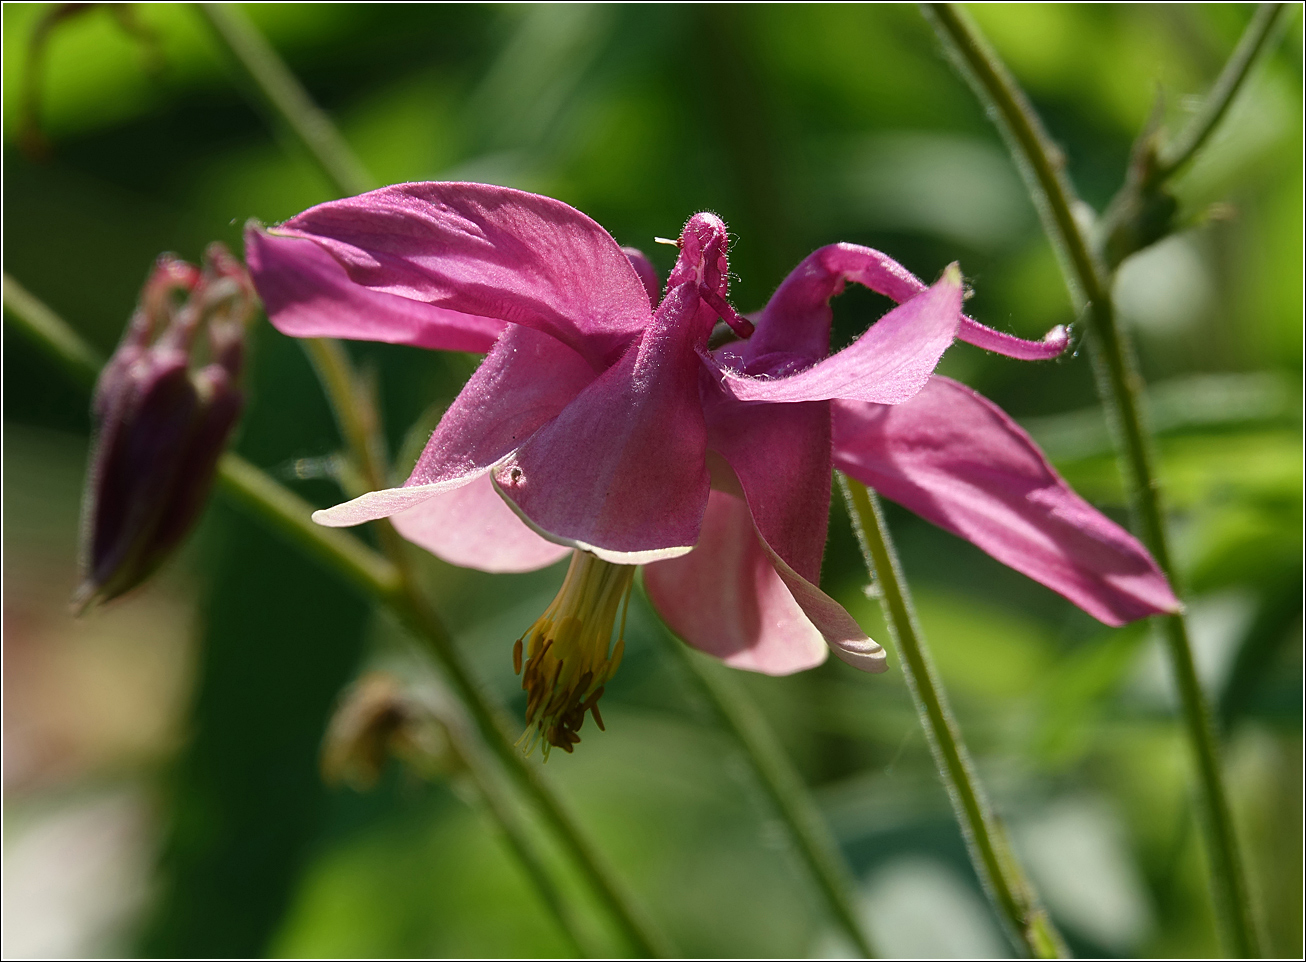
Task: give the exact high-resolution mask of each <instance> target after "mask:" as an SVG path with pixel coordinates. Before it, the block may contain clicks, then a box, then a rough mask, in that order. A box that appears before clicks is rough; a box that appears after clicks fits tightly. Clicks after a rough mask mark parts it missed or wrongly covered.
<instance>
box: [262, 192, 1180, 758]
mask: <svg viewBox="0 0 1306 962" xmlns="http://www.w3.org/2000/svg"><path fill="white" fill-rule="evenodd" d="M678 246H679V256H678V259H677V262H676V265H675V267H674V269H673V270H672V272H671V275H670V277H669V278H668V281H667V285H666V289H665V292H662V293H661V296H660V297H659V296H658V294H659V291H658V285H657V283H656V273H655V272H654V271H653V269H652V266H651V265H650V264H649V263H648V261H647V260H646V259H645V258H644V257H643V255H641V254H639V253H638V252H637V251H631V250H630V249H623V248H621V247H620V246H618V244H617V243H616V241H614V240H613V239H612V237H611V236H610V235H608V234H607V232H606V231H604V230H603V229H602V228H601V227H599V226H598V225H597V224H596V223H594V222H593V221H592V220H590V219H589V218H587V217H585V215H583V214H581V213H580V212H578V211H576V210H574V209H572V208H570V207H568V206H567V205H565V204H562V203H560V202H559V201H555V200H551V199H549V198H545V197H540V196H538V195H533V194H526V193H522V192H520V191H514V190H509V189H507V188H501V187H490V186H486V185H481V184H438V183H437V184H405V185H399V186H396V187H390V188H384V189H382V190H378V191H373V192H371V193H369V194H364V195H361V196H359V197H354V198H349V199H347V200H343V201H336V202H333V203H328V204H323V205H320V206H319V207H315V208H312V209H310V210H308V211H305V212H304V213H303V214H300V215H298V216H297V217H294V218H292V219H291V220H289V221H287V222H286V223H285V224H283V225H281V226H280V227H278V228H276V229H275V230H274V231H273V232H267V231H262V230H259V229H256V228H251V229H250V231H249V232H248V233H247V251H248V259H249V264H250V268H251V271H252V272H253V275H254V278H255V282H256V284H257V286H258V289H259V292H260V294H261V295H262V296H263V299H264V303H265V305H266V306H267V309H268V314H269V317H270V318H271V320H272V322H273V324H274V325H276V326H277V327H278V328H279V329H280V330H282V331H284V332H285V333H288V334H293V335H297V336H341V337H355V338H364V339H372V340H383V341H388V342H392V343H404V344H412V345H416V346H421V347H429V348H444V349H454V350H472V351H485V352H488V353H487V357H486V359H485V361H484V362H483V363H482V364H481V366H480V367H479V368H478V370H477V371H476V373H475V374H474V375H473V376H472V378H471V379H470V380H469V381H468V383H467V386H466V387H465V388H464V389H463V391H462V393H461V394H460V395H459V396H458V398H457V399H456V400H455V401H454V403H453V404H452V405H451V406H450V408H449V410H448V411H447V412H446V414H445V416H444V418H443V419H442V420H441V422H440V425H439V426H438V427H437V429H436V431H435V433H434V434H433V435H432V437H431V439H430V442H429V443H428V444H427V446H426V449H425V450H424V451H423V453H422V455H421V457H420V458H419V460H418V462H417V465H416V467H415V468H414V469H413V472H412V475H411V476H410V477H409V479H408V481H407V482H405V484H404V485H403V486H402V487H399V488H393V489H389V490H386V491H376V492H371V493H368V494H365V495H363V496H362V497H360V498H356V499H354V500H353V501H350V502H347V503H345V504H342V505H338V506H336V507H334V508H331V509H328V510H326V511H320V512H317V514H315V515H314V517H315V519H316V520H317V521H319V523H322V524H329V525H351V524H358V523H361V522H363V521H367V520H372V519H375V518H380V517H389V518H391V520H392V521H393V523H394V525H395V527H396V529H397V530H398V531H399V532H400V533H401V534H402V535H403V536H404V537H406V538H408V539H409V540H411V541H413V542H415V543H417V544H419V545H421V546H423V547H425V548H427V549H428V550H431V551H432V552H434V553H435V554H437V555H439V556H440V557H442V558H444V559H446V560H448V561H451V562H453V563H455V564H463V565H468V566H472V567H477V568H481V569H482V570H486V571H521V570H529V569H532V568H537V567H541V566H543V565H545V564H549V563H551V562H553V561H556V560H557V559H558V558H560V557H561V556H562V555H563V554H566V553H567V552H568V551H569V550H570V551H575V552H579V554H577V555H575V556H574V559H573V563H572V567H571V569H570V570H569V573H568V576H567V579H566V581H565V583H564V585H563V588H562V591H561V592H560V594H559V597H558V599H557V600H556V601H555V602H554V605H553V606H551V608H550V612H549V613H546V615H545V617H543V618H542V619H541V620H540V622H538V623H537V625H536V626H535V628H533V629H532V630H531V631H528V633H527V635H526V636H525V637H524V639H523V642H525V644H524V646H523V649H524V650H522V651H523V653H524V655H525V659H526V660H525V661H524V662H522V663H520V664H519V668H520V669H521V670H522V671H523V672H524V675H525V681H524V685H525V687H527V689H528V691H529V702H530V707H529V708H528V718H529V721H530V722H531V724H532V725H533V726H535V728H536V730H537V731H538V733H539V734H540V735H541V736H542V737H543V738H544V740H545V744H546V747H547V746H548V745H555V746H558V747H562V748H564V749H566V750H568V751H570V750H571V747H572V745H573V744H574V742H575V741H576V740H578V736H577V735H576V732H577V730H578V729H579V728H580V725H581V723H582V722H583V720H584V717H585V712H586V711H592V712H593V713H594V714H595V717H596V720H597V719H598V715H597V709H596V705H597V699H598V697H599V695H600V694H601V691H602V686H603V684H604V683H605V682H606V680H607V678H608V677H610V675H611V672H612V671H613V670H615V667H616V663H617V662H618V661H619V659H620V640H618V642H617V644H616V645H615V646H613V645H612V644H611V639H610V635H611V632H612V626H613V621H614V619H615V617H616V612H617V610H618V608H619V607H620V606H621V605H624V596H625V593H626V592H627V591H628V590H629V585H630V584H631V580H630V574H629V572H625V571H622V570H621V569H622V568H626V567H628V566H633V565H641V564H642V565H645V573H644V580H645V585H646V587H647V589H648V593H649V596H650V598H651V600H652V601H653V604H654V605H655V606H656V607H657V609H658V610H659V612H660V613H661V614H662V616H663V618H665V619H666V621H667V622H668V624H669V625H670V626H671V627H672V628H673V629H674V630H675V631H676V632H677V633H678V634H680V635H681V637H683V638H684V639H685V640H686V641H687V642H688V643H690V644H692V645H694V646H696V647H698V648H700V649H702V650H704V651H707V652H709V653H711V654H714V655H716V656H718V657H720V658H721V659H722V660H724V661H725V662H726V663H727V664H731V665H734V666H736V667H740V668H747V669H751V670H756V671H762V672H766V673H769V674H786V673H789V672H793V671H798V670H802V669H804V668H809V667H812V666H813V665H815V664H818V663H820V662H821V661H822V660H823V659H824V658H825V656H826V654H827V652H828V651H829V650H833V651H834V652H835V653H836V655H838V656H839V657H840V658H841V659H843V660H844V661H846V662H848V663H849V664H852V665H854V666H856V667H858V668H861V669H863V670H868V671H882V670H884V668H885V667H886V661H885V653H884V650H883V649H882V648H881V647H880V646H879V645H878V644H876V643H875V642H873V641H872V640H871V639H869V638H868V637H867V636H866V634H865V633H864V632H863V631H862V630H861V628H860V627H859V626H858V625H857V623H856V622H855V621H854V620H853V619H852V617H851V616H849V615H848V613H847V612H846V611H844V609H843V608H842V607H841V606H840V605H839V604H838V603H837V602H835V601H834V600H833V599H832V598H830V597H829V596H828V595H826V594H825V593H824V592H822V591H821V590H820V588H819V587H818V583H819V576H820V565H821V555H822V552H823V549H824V545H825V536H826V526H827V523H828V510H829V496H830V474H831V470H832V467H833V466H834V465H835V464H838V466H839V467H840V468H841V469H842V470H845V471H847V472H848V473H850V474H852V475H853V476H855V477H857V478H859V479H860V480H863V481H867V482H868V483H871V484H874V485H875V486H876V487H877V488H879V489H880V490H882V491H883V492H884V493H885V494H886V495H887V496H889V497H891V498H896V499H897V500H900V501H903V503H906V504H907V505H908V506H909V507H912V508H913V509H915V510H917V511H918V512H919V513H921V514H922V515H924V516H925V517H927V518H929V519H930V520H933V521H935V522H936V523H938V524H941V525H942V526H943V527H945V528H948V529H949V530H952V531H954V532H956V533H958V534H961V535H962V536H963V537H966V538H969V539H970V540H972V541H974V542H975V543H976V544H977V545H979V546H980V547H981V548H983V549H984V550H986V551H989V552H990V553H991V554H994V555H995V556H996V557H998V558H999V559H1000V560H1003V561H1004V562H1005V563H1007V564H1009V565H1011V566H1012V567H1015V568H1017V569H1018V570H1021V571H1023V572H1025V573H1026V574H1029V575H1030V576H1031V577H1033V578H1035V579H1036V580H1039V581H1041V582H1043V583H1044V584H1046V585H1048V586H1049V587H1051V588H1053V589H1054V590H1057V591H1060V592H1061V593H1062V594H1064V595H1066V596H1067V597H1068V598H1070V599H1071V600H1072V601H1074V602H1075V603H1076V604H1079V605H1080V606H1081V607H1083V608H1085V610H1088V611H1089V612H1090V613H1092V614H1094V615H1095V616H1097V617H1099V618H1102V620H1104V621H1107V622H1108V623H1120V622H1122V621H1124V620H1129V619H1131V618H1136V617H1141V616H1142V615H1145V614H1150V613H1153V612H1155V611H1161V610H1172V609H1173V607H1174V605H1175V604H1176V602H1175V600H1174V597H1173V595H1172V594H1171V593H1170V590H1169V588H1168V586H1167V585H1166V583H1165V579H1164V577H1163V576H1162V575H1161V574H1160V572H1159V571H1158V570H1157V568H1156V566H1155V564H1154V563H1153V562H1152V561H1151V559H1150V558H1149V557H1148V556H1147V553H1146V552H1145V551H1144V550H1143V548H1142V547H1141V546H1140V545H1139V544H1138V543H1137V542H1136V541H1135V540H1134V539H1133V538H1131V537H1130V536H1129V535H1128V534H1127V533H1125V532H1124V531H1122V530H1121V529H1119V528H1118V527H1117V526H1115V525H1114V524H1113V523H1112V522H1110V521H1109V520H1107V519H1106V518H1104V517H1102V516H1101V515H1100V514H1098V513H1097V512H1096V511H1094V510H1093V509H1092V508H1091V507H1089V506H1088V505H1087V504H1086V503H1085V502H1083V501H1082V500H1081V499H1079V498H1078V496H1076V495H1075V494H1074V493H1073V492H1072V491H1071V490H1070V489H1069V487H1068V486H1066V484H1065V483H1064V482H1063V481H1062V480H1061V479H1060V478H1059V477H1057V475H1056V474H1055V472H1053V471H1052V469H1051V468H1050V466H1048V464H1047V462H1046V460H1045V459H1044V458H1043V457H1042V455H1041V454H1040V453H1039V452H1038V450H1037V448H1035V447H1034V446H1033V444H1032V442H1030V441H1029V439H1028V437H1027V436H1025V435H1024V433H1023V432H1022V431H1020V429H1019V428H1018V427H1016V426H1015V425H1014V424H1013V423H1012V422H1011V421H1010V419H1008V418H1006V416H1005V415H1003V414H1002V413H1001V412H1000V411H998V410H997V409H996V408H995V407H993V406H992V405H991V404H989V403H988V402H986V401H984V400H983V399H981V398H979V397H978V395H975V394H973V392H969V391H967V389H965V388H962V387H961V386H960V385H956V384H954V383H953V382H950V381H947V380H946V379H943V378H938V377H933V376H932V375H933V371H934V368H935V366H936V364H937V363H938V360H939V358H940V357H941V355H942V354H943V352H944V350H946V349H947V347H948V346H949V345H950V344H951V343H952V342H953V340H954V339H956V338H957V337H960V338H962V339H964V340H967V341H970V342H972V343H975V344H978V345H979V346H981V347H985V348H987V349H989V350H994V351H998V352H1000V353H1004V354H1007V355H1010V356H1013V357H1018V358H1024V359H1036V358H1046V357H1053V356H1056V355H1057V354H1059V353H1060V352H1061V350H1063V349H1064V347H1065V346H1066V343H1067V336H1066V333H1065V332H1064V331H1063V330H1061V329H1057V330H1055V331H1053V332H1052V333H1051V334H1050V335H1049V336H1048V337H1047V338H1045V339H1044V341H1042V342H1031V341H1024V340H1020V339H1017V338H1014V337H1011V336H1010V335H1006V334H1002V333H1000V332H997V331H993V330H990V329H989V328H986V327H984V326H982V325H980V324H978V323H976V322H975V321H973V320H971V319H969V318H967V317H965V316H963V315H962V313H961V301H962V284H961V275H960V272H959V271H958V270H957V268H956V266H955V265H954V266H952V267H950V268H949V269H948V270H946V271H944V273H943V276H942V277H941V278H940V279H939V280H938V281H937V282H936V283H935V284H934V285H932V286H927V285H925V284H923V283H922V282H921V281H919V280H918V279H916V278H915V277H914V276H913V275H911V273H910V272H908V271H907V270H905V269H904V268H903V267H902V266H901V265H899V264H897V263H896V262H894V261H892V260H891V259H889V258H887V257H885V256H884V255H883V254H880V253H878V252H876V251H872V250H870V249H869V248H865V247H858V246H855V245H850V244H837V245H832V246H830V247H826V248H822V249H821V250H819V251H817V252H815V253H814V254H812V255H811V256H810V257H808V258H807V259H806V260H804V261H803V262H802V263H801V264H800V265H799V266H798V268H796V269H795V271H794V272H793V273H792V274H791V275H790V276H789V278H788V279H787V280H786V281H785V282H784V283H783V284H782V285H781V286H780V288H779V289H778V290H777V291H776V293H775V295H774V296H773V297H772V298H771V301H770V302H769V303H768V305H767V306H766V308H765V309H764V310H763V311H761V312H760V313H759V314H758V315H757V316H756V328H755V330H754V325H753V323H752V322H750V321H749V320H747V319H745V318H743V317H741V316H740V315H739V314H738V313H737V312H736V311H735V309H734V308H733V307H732V306H731V305H730V303H729V301H728V296H729V289H728V282H729V265H728V260H727V257H728V250H727V248H728V236H727V233H726V229H725V225H724V223H722V221H721V220H720V218H718V217H716V216H715V215H712V214H696V215H694V216H693V217H692V218H690V220H689V221H688V223H687V224H686V226H685V229H684V230H683V231H682V233H681V236H680V240H679V242H678ZM848 281H853V282H855V283H859V284H862V285H864V286H866V287H869V288H871V289H873V290H876V291H878V292H880V293H883V294H886V295H888V296H889V297H890V298H892V299H893V300H895V301H897V302H899V306H898V307H897V308H895V309H894V310H892V311H890V312H889V313H888V314H886V315H885V316H884V317H883V318H881V319H880V320H879V321H878V322H877V323H876V324H874V325H873V326H872V327H871V328H870V329H869V330H867V331H866V332H865V333H864V334H863V335H862V336H861V337H859V338H858V339H857V340H856V341H854V342H853V343H852V344H851V345H849V346H848V347H847V348H845V349H844V350H842V351H840V352H838V353H837V354H834V355H830V354H829V336H830V316H831V315H830V307H829V300H830V298H831V297H832V296H834V295H835V294H838V293H839V292H841V291H842V290H843V287H844V285H845V284H846V283H847V282H848ZM718 320H723V321H725V323H726V324H727V325H729V326H730V327H731V328H732V329H733V330H734V332H735V334H736V335H737V336H738V337H739V340H738V341H735V342H733V343H731V344H727V345H725V346H724V347H721V348H719V349H717V350H715V351H712V350H709V338H710V336H711V333H712V330H713V327H714V326H715V325H716V324H717V322H718ZM918 399H920V400H918ZM961 425H965V427H964V428H962V427H959V426H961ZM966 432H970V433H969V434H967V433H966ZM877 481H878V482H879V483H877ZM613 566H616V567H617V570H615V571H609V570H608V568H610V567H613ZM618 601H619V602H620V605H619V604H618V603H617V602H618ZM564 626H569V627H566V628H564ZM520 657H521V656H520V655H519V656H518V658H519V659H520Z"/></svg>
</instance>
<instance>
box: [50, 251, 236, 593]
mask: <svg viewBox="0 0 1306 962" xmlns="http://www.w3.org/2000/svg"><path fill="white" fill-rule="evenodd" d="M256 303H257V301H256V295H255V294H254V289H253V286H252V285H251V283H250V280H249V276H248V275H247V274H246V273H245V268H244V267H243V266H242V265H241V264H240V262H239V261H237V260H236V259H235V258H234V257H232V256H231V254H230V253H229V252H228V251H227V249H226V248H225V247H223V246H222V245H221V244H212V245H210V246H209V249H208V250H207V251H206V252H205V255H204V266H203V268H202V269H200V268H196V267H194V266H193V265H191V264H187V263H186V262H184V261H181V260H179V259H177V258H176V257H173V256H172V255H170V254H165V255H163V256H162V257H160V258H159V261H158V263H157V264H156V265H155V267H154V270H153V272H152V273H151V274H150V277H149V278H148V280H146V282H145V286H144V288H143V289H142V290H141V298H140V303H139V304H138V305H137V308H136V312H135V313H134V314H133V315H132V319H131V322H130V323H129V324H128V327H127V331H126V333H125V334H124V335H123V338H122V343H120V344H119V345H118V350H117V351H115V352H114V355H113V357H112V358H111V359H110V360H109V363H108V364H106V365H105V367H104V370H103V371H101V372H100V379H99V381H98V382H97V383H96V386H95V399H94V401H93V402H92V407H91V412H92V415H93V416H94V419H95V425H96V426H95V432H96V433H95V438H94V442H93V444H92V446H91V463H90V470H89V473H88V477H87V484H86V490H85V493H84V496H83V502H82V534H81V566H82V583H81V585H80V587H78V589H77V592H76V594H75V595H74V596H73V607H74V608H75V609H76V610H78V611H82V610H85V609H86V608H87V607H89V606H90V605H92V604H94V603H95V602H97V601H108V600H109V599H111V598H115V597H117V596H118V595H121V594H123V593H124V592H126V591H129V590H130V589H132V588H134V587H135V586H136V585H138V584H140V583H141V582H142V581H144V580H145V579H146V578H147V577H148V576H149V575H150V573H151V572H152V571H153V570H154V569H155V568H157V567H158V565H159V563H160V562H162V561H163V559H164V558H165V557H166V556H167V555H168V554H169V553H170V552H171V551H172V550H173V549H174V548H175V547H176V546H177V545H178V544H179V543H180V542H181V540H182V539H183V538H184V537H185V535H186V533H187V532H188V531H189V530H190V527H191V525H192V524H194V522H195V519H196V517H197V516H198V515H199V513H200V509H201V508H202V507H203V506H204V502H205V500H206V499H207V498H208V494H209V490H210V488H211V487H212V485H213V478H214V475H215V474H216V472H217V464H218V458H219V457H220V456H221V454H222V451H223V449H224V448H225V446H226V443H227V438H228V436H229V435H230V434H231V430H232V428H233V427H235V424H236V421H237V419H238V418H239V417H240V412H241V408H242V407H243V405H244V398H243V396H242V394H241V392H240V389H239V387H238V386H237V380H238V378H239V376H240V369H241V364H242V361H243V357H244V340H245V325H246V322H247V321H248V320H249V318H250V317H251V316H252V314H253V312H254V305H255V304H256ZM201 333H203V334H204V335H205V336H204V337H200V334H201Z"/></svg>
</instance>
